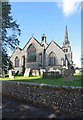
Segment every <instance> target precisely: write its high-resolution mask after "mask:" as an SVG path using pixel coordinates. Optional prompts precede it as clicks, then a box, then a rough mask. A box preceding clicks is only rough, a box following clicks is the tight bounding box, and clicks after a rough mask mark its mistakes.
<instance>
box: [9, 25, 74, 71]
mask: <svg viewBox="0 0 83 120" xmlns="http://www.w3.org/2000/svg"><path fill="white" fill-rule="evenodd" d="M10 60H11V61H12V63H13V66H14V69H15V71H19V73H22V72H23V71H25V69H26V68H30V69H38V70H40V69H45V70H47V71H48V70H49V69H50V68H53V69H61V67H63V66H66V67H67V66H68V64H69V63H70V64H72V51H71V46H70V41H69V39H68V30H67V26H66V28H65V35H64V42H63V46H62V47H60V46H59V45H58V44H57V43H56V42H55V41H51V42H50V44H47V42H46V36H45V34H43V35H42V38H41V43H39V42H38V40H37V39H36V38H35V37H34V36H32V37H31V38H30V39H29V41H28V42H27V43H26V45H25V46H24V48H23V49H21V48H19V47H17V48H16V49H15V51H14V52H13V54H12V55H11V57H10Z"/></svg>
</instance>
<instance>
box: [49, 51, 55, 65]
mask: <svg viewBox="0 0 83 120" xmlns="http://www.w3.org/2000/svg"><path fill="white" fill-rule="evenodd" d="M49 65H50V66H54V65H56V55H55V53H54V52H51V53H50V54H49Z"/></svg>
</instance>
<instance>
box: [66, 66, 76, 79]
mask: <svg viewBox="0 0 83 120" xmlns="http://www.w3.org/2000/svg"><path fill="white" fill-rule="evenodd" d="M73 75H74V70H73V69H72V66H71V65H70V66H69V67H68V69H65V71H64V80H65V81H72V80H73Z"/></svg>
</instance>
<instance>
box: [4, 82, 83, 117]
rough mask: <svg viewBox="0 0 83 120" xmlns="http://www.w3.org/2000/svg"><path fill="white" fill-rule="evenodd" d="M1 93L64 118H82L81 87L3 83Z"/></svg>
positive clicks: (82, 93) (82, 94) (82, 92)
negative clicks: (46, 109)
mask: <svg viewBox="0 0 83 120" xmlns="http://www.w3.org/2000/svg"><path fill="white" fill-rule="evenodd" d="M2 86H3V87H2V93H3V95H5V96H7V97H12V98H13V99H17V100H20V101H23V102H26V103H29V104H32V105H34V106H36V107H40V108H48V109H49V110H51V111H53V113H56V114H57V116H63V117H64V118H81V117H83V109H82V98H83V91H82V90H83V88H82V87H67V86H63V87H60V86H55V85H46V84H36V83H26V82H14V81H4V82H3V83H2Z"/></svg>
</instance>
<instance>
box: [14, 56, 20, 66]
mask: <svg viewBox="0 0 83 120" xmlns="http://www.w3.org/2000/svg"><path fill="white" fill-rule="evenodd" d="M19 61H20V60H19V58H18V56H17V57H16V58H15V67H19Z"/></svg>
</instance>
